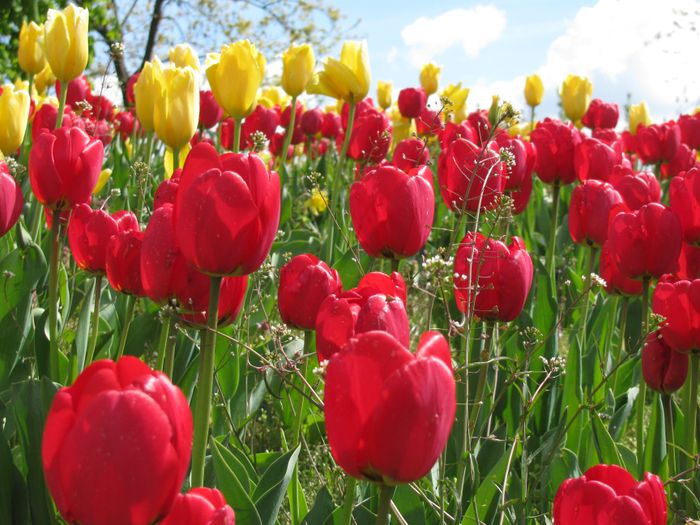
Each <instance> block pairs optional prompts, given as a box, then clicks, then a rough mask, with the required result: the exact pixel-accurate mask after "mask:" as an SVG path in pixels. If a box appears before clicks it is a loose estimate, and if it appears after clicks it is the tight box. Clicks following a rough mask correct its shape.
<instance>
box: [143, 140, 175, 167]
mask: <svg viewBox="0 0 700 525" xmlns="http://www.w3.org/2000/svg"><path fill="white" fill-rule="evenodd" d="M155 139H156V135H155V133H154V132H153V131H151V132H149V134H148V147H147V148H148V149H147V150H146V155H147V156H146V164H148V165H149V166H150V165H151V159H152V158H153V145H154V143H155V141H156V140H155ZM174 163H175V161H173V165H174ZM173 171H175V170H173Z"/></svg>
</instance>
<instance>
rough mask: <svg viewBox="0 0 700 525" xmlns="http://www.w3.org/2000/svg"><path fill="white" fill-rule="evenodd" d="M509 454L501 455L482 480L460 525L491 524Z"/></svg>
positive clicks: (496, 507)
mask: <svg viewBox="0 0 700 525" xmlns="http://www.w3.org/2000/svg"><path fill="white" fill-rule="evenodd" d="M510 459H511V458H510V454H503V455H502V456H501V459H499V460H498V463H496V465H495V466H494V467H493V468H492V469H491V471H490V472H489V473H488V475H487V476H486V477H485V478H484V479H483V481H482V482H481V484H480V485H479V488H478V490H477V491H476V496H474V499H472V501H471V503H470V504H469V508H468V509H467V511H466V512H465V513H464V519H462V525H472V524H473V525H480V524H481V523H482V522H485V523H491V517H493V516H494V515H495V513H496V511H497V509H498V499H499V498H500V497H501V489H502V488H503V481H504V476H505V472H506V468H507V466H508V461H510Z"/></svg>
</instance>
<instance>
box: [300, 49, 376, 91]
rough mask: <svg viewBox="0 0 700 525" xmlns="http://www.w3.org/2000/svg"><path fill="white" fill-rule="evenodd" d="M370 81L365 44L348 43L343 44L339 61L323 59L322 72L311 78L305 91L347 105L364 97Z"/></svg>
mask: <svg viewBox="0 0 700 525" xmlns="http://www.w3.org/2000/svg"><path fill="white" fill-rule="evenodd" d="M370 81H371V78H370V66H369V53H368V51H367V42H364V41H362V42H358V41H352V40H349V41H347V42H345V43H344V44H343V49H342V51H341V52H340V60H336V59H335V58H331V57H326V59H325V61H324V63H323V70H321V71H320V72H319V73H318V74H316V75H315V76H314V79H313V81H312V82H311V84H310V85H309V87H308V88H307V91H308V92H309V93H312V94H317V95H326V96H328V97H333V98H337V99H342V100H344V101H346V102H350V103H352V102H359V101H360V100H362V99H363V98H365V97H366V96H367V93H368V92H369V85H370Z"/></svg>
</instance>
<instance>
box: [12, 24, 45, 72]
mask: <svg viewBox="0 0 700 525" xmlns="http://www.w3.org/2000/svg"><path fill="white" fill-rule="evenodd" d="M17 58H18V60H19V67H21V68H22V70H23V71H24V72H25V73H28V74H30V75H38V74H39V73H41V70H42V69H44V67H45V66H46V57H44V26H43V24H41V25H39V24H37V23H35V22H29V23H28V24H27V22H26V21H23V22H22V29H20V31H19V51H18V55H17Z"/></svg>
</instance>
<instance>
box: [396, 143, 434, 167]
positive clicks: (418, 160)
mask: <svg viewBox="0 0 700 525" xmlns="http://www.w3.org/2000/svg"><path fill="white" fill-rule="evenodd" d="M428 162H430V150H428V147H427V146H426V144H425V142H423V141H422V140H421V139H418V138H415V137H414V138H410V139H404V140H402V141H401V142H399V143H398V144H397V145H396V149H394V156H393V157H392V158H391V163H392V164H393V165H394V166H396V167H397V168H399V169H401V170H403V171H405V172H406V173H408V171H410V170H411V169H413V168H418V167H419V166H427V165H428Z"/></svg>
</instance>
